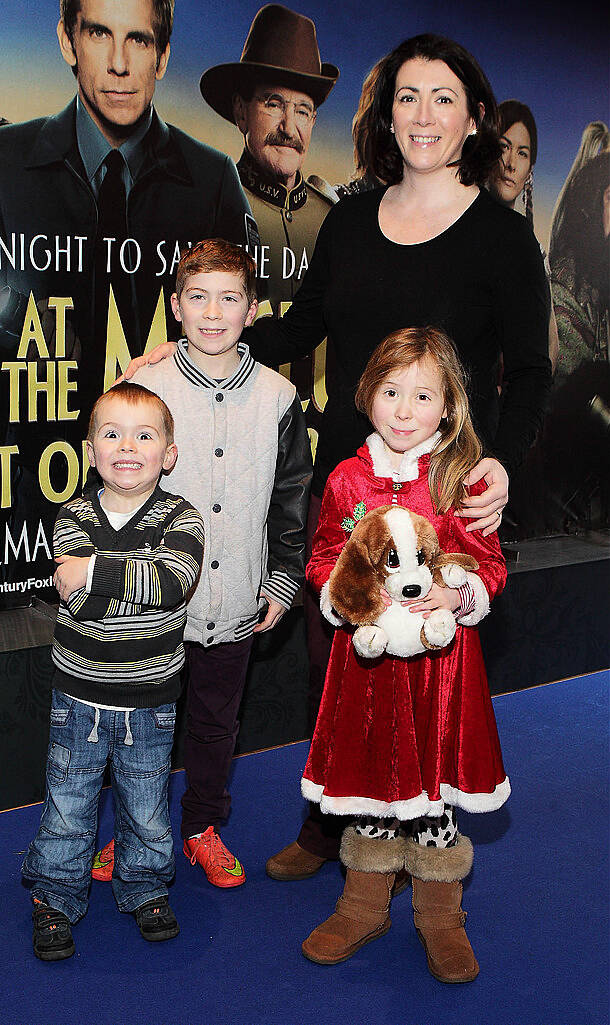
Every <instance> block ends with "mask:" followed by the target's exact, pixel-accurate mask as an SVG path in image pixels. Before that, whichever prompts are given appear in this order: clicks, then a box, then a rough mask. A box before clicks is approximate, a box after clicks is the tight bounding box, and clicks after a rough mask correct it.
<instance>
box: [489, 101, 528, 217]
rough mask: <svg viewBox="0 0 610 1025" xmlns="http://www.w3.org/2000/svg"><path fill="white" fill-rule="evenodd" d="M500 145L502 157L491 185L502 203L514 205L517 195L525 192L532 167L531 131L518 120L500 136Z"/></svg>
mask: <svg viewBox="0 0 610 1025" xmlns="http://www.w3.org/2000/svg"><path fill="white" fill-rule="evenodd" d="M500 145H501V147H502V157H501V160H500V163H499V165H498V174H497V177H496V178H495V179H494V181H493V182H492V183H491V187H492V190H493V192H494V193H495V194H496V196H497V197H498V199H499V200H501V202H502V203H506V204H508V205H509V206H513V204H514V202H515V200H516V199H517V196H519V195H520V194H521V193H522V192H523V188H524V186H525V181H526V178H527V176H528V174H529V173H530V171H531V168H532V144H531V139H530V133H529V132H528V130H527V128H526V127H525V125H524V124H522V122H521V121H517V122H516V123H515V124H514V125H511V126H510V128H507V129H506V131H505V132H504V134H503V135H501V136H500Z"/></svg>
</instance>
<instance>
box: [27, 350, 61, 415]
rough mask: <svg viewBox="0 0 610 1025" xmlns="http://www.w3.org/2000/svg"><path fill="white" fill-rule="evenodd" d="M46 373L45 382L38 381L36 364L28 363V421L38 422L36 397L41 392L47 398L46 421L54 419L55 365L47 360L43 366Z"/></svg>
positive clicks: (37, 366) (37, 365)
mask: <svg viewBox="0 0 610 1025" xmlns="http://www.w3.org/2000/svg"><path fill="white" fill-rule="evenodd" d="M44 366H45V367H46V371H47V376H46V380H41V381H39V380H38V369H39V364H38V363H28V420H29V421H30V423H31V422H32V421H34V420H38V396H39V395H40V393H41V392H42V394H43V395H46V397H47V415H46V420H54V419H55V364H54V363H53V362H52V361H51V360H47V362H46V363H45V364H44Z"/></svg>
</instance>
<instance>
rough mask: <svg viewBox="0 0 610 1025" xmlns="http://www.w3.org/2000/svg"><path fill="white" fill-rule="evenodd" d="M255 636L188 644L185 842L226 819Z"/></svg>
mask: <svg viewBox="0 0 610 1025" xmlns="http://www.w3.org/2000/svg"><path fill="white" fill-rule="evenodd" d="M253 643H254V637H247V638H246V639H245V640H244V641H236V642H235V643H228V644H214V645H211V646H210V647H209V648H208V647H205V646H204V645H203V644H192V643H189V642H187V644H186V645H185V647H186V651H187V662H188V681H187V688H188V689H187V704H186V737H185V744H184V768H185V770H186V779H187V789H186V791H185V794H184V797H183V798H182V827H181V833H182V837H183V839H186V838H187V837H189V836H193V835H194V834H195V833H202V832H203V831H204V830H205V829H207V828H208V826H215V825H217V824H218V823H219V822H220V821H221V820H223V819H226V818H227V816H228V814H229V809H230V807H231V796H230V794H229V793H228V792H227V780H228V778H229V770H230V768H231V759H232V757H233V751H234V750H235V742H236V740H237V734H238V732H239V722H238V720H237V713H238V711H239V705H240V702H241V699H242V694H243V692H244V685H245V682H246V672H247V669H248V660H249V658H250V652H251V650H252V644H253Z"/></svg>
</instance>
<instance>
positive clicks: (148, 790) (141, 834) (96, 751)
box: [23, 383, 204, 961]
mask: <svg viewBox="0 0 610 1025" xmlns="http://www.w3.org/2000/svg"><path fill="white" fill-rule="evenodd" d="M87 450H88V454H89V460H90V462H91V465H92V466H94V467H95V468H96V469H97V471H98V473H99V475H100V477H101V479H102V483H103V486H102V487H101V488H100V489H99V491H98V493H97V494H94V495H93V497H91V498H77V499H73V500H72V501H70V502H68V503H67V504H66V505H64V506H62V508H61V509H60V511H59V515H58V517H57V521H56V524H55V531H54V535H53V546H54V555H55V560H56V562H57V564H58V569H57V570H56V573H55V577H54V583H55V586H56V587H57V590H58V592H59V595H60V598H61V604H60V607H59V612H58V615H57V624H56V628H55V634H54V638H53V650H52V657H53V662H54V664H55V676H54V680H53V694H52V703H51V730H50V738H49V752H48V758H47V786H46V800H45V804H44V807H43V812H42V819H41V823H40V828H39V830H38V834H37V836H36V837H35V839H34V840H33V841H32V843H31V844H30V847H29V849H28V852H27V854H26V857H25V860H24V862H23V875H24V877H25V878H26V879H27V880H28V881H29V882H30V883H31V884H32V886H31V893H32V898H33V901H34V909H33V921H34V937H33V940H34V953H35V954H36V955H37V957H39V958H41V959H42V960H44V961H57V960H62V959H63V958H66V957H70V956H71V954H73V953H74V942H73V939H72V933H71V925H73V924H74V923H75V922H77V921H78V920H79V919H80V918H82V916H83V915H84V914H85V912H86V910H87V905H88V891H89V883H90V872H91V863H92V860H93V853H94V844H95V835H96V831H97V806H98V798H99V793H100V789H101V786H102V781H103V777H104V771H105V768H106V765H107V764H108V763H109V765H110V770H111V777H112V789H113V796H114V803H115V837H116V841H117V842H116V855H115V866H114V874H113V879H112V885H113V890H114V896H115V898H116V902H117V904H118V907H119V910H120V911H124V912H132V913H133V914H134V916H135V919H136V922H137V925H138V927H139V929H140V932H141V934H142V936H143V937H144V938H145V939H147V940H165V939H170V938H171V937H173V936H176V935H177V934H178V932H179V927H178V923H177V922H176V919H175V917H174V914H173V912H172V910H171V908H170V906H169V903H168V899H167V883H168V882H169V881H170V880H171V878H172V876H173V874H174V854H173V844H172V833H171V825H170V820H169V810H168V802H167V791H168V782H169V771H170V754H171V748H172V741H173V735H174V723H175V718H176V698H177V697H178V694H179V691H180V669H181V667H182V665H183V663H184V657H185V656H184V646H183V634H184V625H185V622H186V600H187V597H188V595H189V592H190V591H191V590H192V589H193V587H194V585H195V583H196V581H197V578H198V575H199V572H200V570H201V564H202V560H203V541H204V528H203V521H202V519H201V516H200V515H199V513H198V512H197V510H196V509H194V508H193V506H191V505H190V504H189V503H188V502H186V501H185V500H184V499H183V498H180V497H178V496H176V495H171V494H168V493H167V492H165V491H162V490H161V488H160V487H159V478H160V476H161V474H162V472H163V471H169V470H171V469H172V467H173V465H174V463H175V461H176V457H177V448H176V445H175V444H174V423H173V419H172V415H171V413H170V411H169V409H168V407H167V406H166V404H165V403H164V402H163V401H162V400H161V399H160V398H159V397H158V396H157V395H155V394H153V393H152V392H150V391H149V390H148V389H147V388H143V387H141V386H140V385H137V384H132V383H123V384H120V385H117V386H116V387H115V388H113V389H112V390H111V391H110V392H107V393H106V394H105V395H103V396H102V397H101V398H100V399H98V401H97V402H96V404H95V406H94V408H93V412H92V414H91V420H90V424H89V433H88V438H87Z"/></svg>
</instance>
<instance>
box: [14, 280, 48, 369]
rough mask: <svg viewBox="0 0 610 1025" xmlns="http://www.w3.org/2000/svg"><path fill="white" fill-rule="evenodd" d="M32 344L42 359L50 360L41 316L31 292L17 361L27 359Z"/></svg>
mask: <svg viewBox="0 0 610 1025" xmlns="http://www.w3.org/2000/svg"><path fill="white" fill-rule="evenodd" d="M30 342H34V345H35V346H36V348H37V349H38V355H39V356H40V358H41V359H48V358H49V350H48V348H47V343H46V342H45V338H44V332H43V330H42V324H41V323H40V315H39V313H38V310H37V308H36V302H35V300H34V293H33V292H30V298H29V299H28V306H27V310H26V311H25V317H24V320H23V328H22V329H21V338H20V339H19V348H18V350H17V359H25V358H26V356H27V355H28V349H29V347H30Z"/></svg>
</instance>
